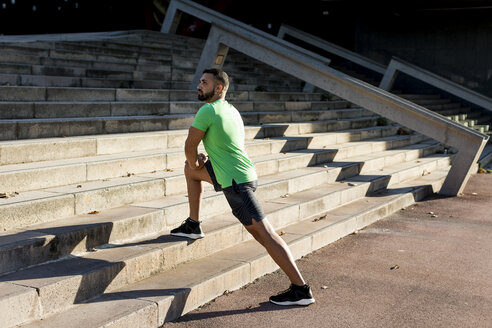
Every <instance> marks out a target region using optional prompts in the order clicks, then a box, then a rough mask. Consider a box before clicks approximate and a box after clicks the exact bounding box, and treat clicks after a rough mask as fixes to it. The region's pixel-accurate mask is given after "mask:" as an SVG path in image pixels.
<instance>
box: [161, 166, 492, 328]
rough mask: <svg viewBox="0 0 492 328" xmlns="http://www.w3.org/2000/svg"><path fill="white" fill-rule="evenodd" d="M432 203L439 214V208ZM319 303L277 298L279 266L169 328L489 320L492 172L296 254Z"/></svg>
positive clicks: (479, 323) (284, 283) (283, 281)
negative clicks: (448, 194) (292, 303)
mask: <svg viewBox="0 0 492 328" xmlns="http://www.w3.org/2000/svg"><path fill="white" fill-rule="evenodd" d="M430 212H433V213H434V215H435V217H433V215H432V214H429V213H430ZM298 265H299V267H300V269H301V272H303V274H304V276H305V278H306V279H307V280H308V282H309V283H310V284H311V286H312V288H313V292H314V296H315V298H316V303H315V304H313V305H311V306H309V307H307V308H304V307H289V308H285V307H279V306H275V305H273V304H270V303H268V297H269V296H270V295H272V294H275V293H277V292H278V291H281V290H283V289H285V288H286V287H288V280H287V278H286V277H285V276H284V275H283V273H281V272H279V271H277V272H275V273H273V274H270V275H267V276H265V277H263V278H261V279H259V280H257V281H255V282H254V283H252V284H250V285H248V286H246V287H244V288H242V289H240V290H238V291H235V292H232V293H229V294H227V295H224V296H221V297H219V298H217V299H216V300H215V301H213V302H211V303H209V304H206V305H204V306H203V307H201V308H200V309H197V310H195V311H193V312H191V313H188V314H187V315H185V316H183V317H182V318H180V319H179V320H178V321H176V322H172V323H167V324H165V325H164V327H165V328H181V327H214V328H219V327H228V328H230V327H255V328H261V327H385V328H388V327H492V174H478V175H474V176H473V177H472V178H471V179H470V181H469V183H468V185H467V188H466V189H465V193H464V196H461V197H459V198H440V197H437V196H435V197H432V198H430V199H427V200H426V201H423V202H419V203H417V204H415V205H414V206H410V207H408V208H406V209H404V210H401V211H399V212H398V213H396V214H394V215H392V216H390V217H388V218H386V219H384V220H381V221H380V222H377V223H375V224H373V225H371V226H369V227H367V228H366V229H364V230H362V231H360V232H359V233H358V234H353V235H350V236H347V237H346V238H343V239H341V240H339V241H337V242H335V243H333V244H331V245H329V246H327V247H325V248H323V249H320V250H318V251H316V252H315V253H312V254H310V255H308V256H306V257H304V258H302V259H300V260H299V261H298Z"/></svg>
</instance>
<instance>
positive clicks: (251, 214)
mask: <svg viewBox="0 0 492 328" xmlns="http://www.w3.org/2000/svg"><path fill="white" fill-rule="evenodd" d="M205 168H206V169H207V172H208V174H209V175H210V178H211V179H212V183H213V185H214V189H215V191H217V192H218V191H222V192H223V193H224V196H225V197H226V199H227V202H228V203H229V206H230V207H231V209H232V214H234V216H235V217H236V218H238V220H239V221H240V222H241V223H242V224H243V225H245V226H250V225H251V224H253V221H252V219H255V221H256V222H260V221H261V220H263V219H264V218H265V213H263V210H262V208H261V206H260V203H258V200H257V199H256V197H255V195H254V194H253V193H254V192H255V190H256V187H257V185H258V183H257V181H251V182H245V183H240V184H237V183H236V181H234V180H232V186H230V187H227V188H224V189H223V188H222V187H221V185H220V184H219V183H218V182H217V178H216V177H215V172H214V169H213V167H212V163H211V162H210V160H208V161H207V162H205Z"/></svg>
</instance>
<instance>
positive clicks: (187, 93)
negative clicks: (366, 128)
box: [0, 86, 349, 107]
mask: <svg viewBox="0 0 492 328" xmlns="http://www.w3.org/2000/svg"><path fill="white" fill-rule="evenodd" d="M322 98H323V95H322V94H320V93H304V92H255V91H244V92H235V91H229V92H228V93H227V99H228V100H230V101H291V102H302V101H326V99H322ZM0 99H1V101H2V102H8V101H11V102H33V101H38V102H39V101H52V102H53V101H61V102H63V101H65V102H76V101H78V102H93V101H192V100H197V93H196V91H193V90H186V89H185V90H173V89H169V90H156V89H149V90H146V89H119V88H56V87H22V86H0ZM331 101H335V100H331ZM345 104H346V105H347V106H346V107H348V106H349V103H348V102H345Z"/></svg>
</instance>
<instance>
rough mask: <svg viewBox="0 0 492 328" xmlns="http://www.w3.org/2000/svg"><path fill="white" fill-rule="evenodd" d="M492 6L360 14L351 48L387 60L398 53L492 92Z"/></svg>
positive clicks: (422, 65)
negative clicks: (470, 8) (372, 14)
mask: <svg viewBox="0 0 492 328" xmlns="http://www.w3.org/2000/svg"><path fill="white" fill-rule="evenodd" d="M491 15H492V11H491V10H487V9H482V10H480V9H475V10H455V11H453V10H447V11H436V12H434V11H429V12H425V11H414V12H407V13H405V12H403V13H397V14H395V13H386V14H385V15H374V16H372V17H371V16H366V17H362V16H360V17H359V19H358V20H357V22H356V23H355V24H356V30H355V40H354V50H355V51H356V52H358V53H360V54H362V55H365V56H367V57H369V58H372V59H374V60H377V61H379V62H382V63H387V62H388V61H389V59H390V57H391V56H397V57H400V58H402V59H404V60H406V61H409V62H411V63H414V64H416V65H418V66H421V67H423V68H425V69H428V70H430V71H432V72H435V73H437V74H439V75H442V76H444V77H446V78H448V79H450V80H452V81H454V82H457V83H459V84H462V85H464V86H466V87H468V88H470V89H472V90H475V91H477V92H480V93H482V94H485V95H487V96H489V97H491V96H492V19H490V17H492V16H491Z"/></svg>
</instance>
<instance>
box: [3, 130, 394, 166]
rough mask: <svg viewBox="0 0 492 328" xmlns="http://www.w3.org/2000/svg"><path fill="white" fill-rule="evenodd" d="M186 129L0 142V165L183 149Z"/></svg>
mask: <svg viewBox="0 0 492 328" xmlns="http://www.w3.org/2000/svg"><path fill="white" fill-rule="evenodd" d="M285 129H286V127H283V126H279V125H262V126H246V127H245V133H246V138H247V140H253V139H255V138H260V139H261V138H273V137H280V138H284V137H283V131H284V130H285ZM397 129H398V126H395V125H387V126H376V127H372V128H364V129H360V130H359V129H354V130H346V131H336V132H328V133H314V134H304V135H302V136H299V130H298V129H297V131H293V132H292V133H295V132H297V134H292V136H291V137H290V138H297V139H301V140H306V139H307V140H308V144H309V146H310V147H323V146H326V145H331V144H339V143H342V142H349V141H360V140H366V139H369V138H380V137H386V136H392V135H395V134H396V133H397ZM187 134H188V131H187V130H170V131H156V132H141V133H125V134H110V135H92V136H78V137H66V138H46V139H26V140H13V141H1V142H0V165H7V164H21V163H31V162H39V161H49V160H60V159H68V158H77V157H86V156H98V155H109V154H119V153H124V152H134V151H148V150H164V149H169V148H177V147H182V145H183V144H184V142H185V139H186V136H187Z"/></svg>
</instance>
